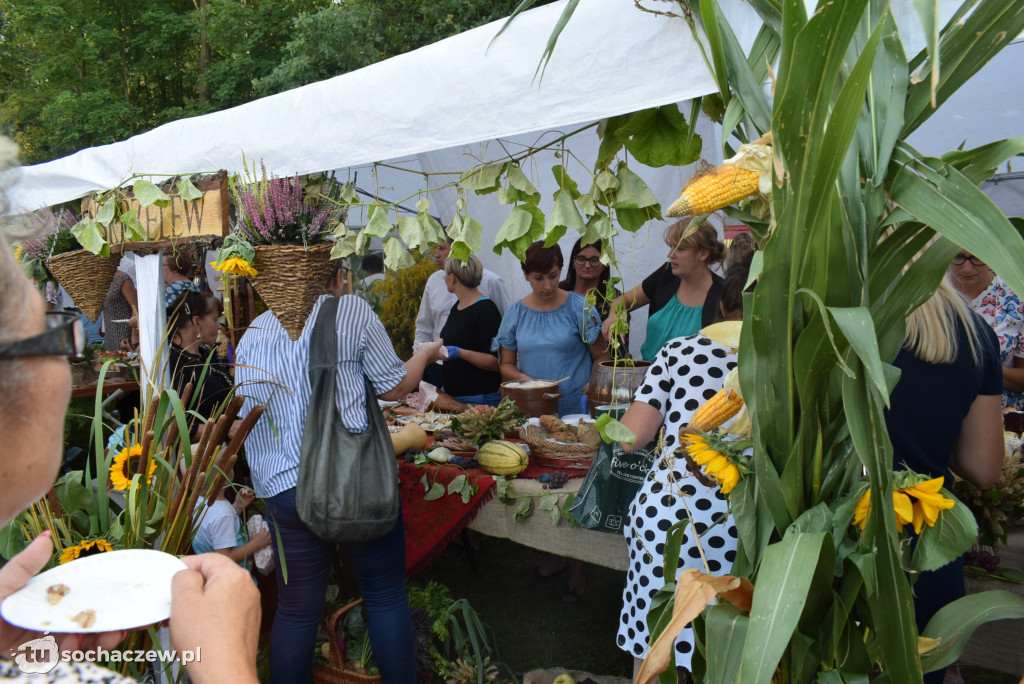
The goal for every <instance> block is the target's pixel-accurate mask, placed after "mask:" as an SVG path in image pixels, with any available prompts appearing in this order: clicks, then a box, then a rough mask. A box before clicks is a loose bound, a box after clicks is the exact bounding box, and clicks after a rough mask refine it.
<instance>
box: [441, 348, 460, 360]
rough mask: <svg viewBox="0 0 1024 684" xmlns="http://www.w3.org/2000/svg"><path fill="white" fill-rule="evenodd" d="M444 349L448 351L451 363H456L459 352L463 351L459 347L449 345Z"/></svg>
mask: <svg viewBox="0 0 1024 684" xmlns="http://www.w3.org/2000/svg"><path fill="white" fill-rule="evenodd" d="M444 348H445V349H447V350H448V360H449V361H454V360H455V359H457V358H459V352H460V351H462V350H461V349H460V348H459V347H449V346H448V345H445V347H444Z"/></svg>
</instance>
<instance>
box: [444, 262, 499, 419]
mask: <svg viewBox="0 0 1024 684" xmlns="http://www.w3.org/2000/svg"><path fill="white" fill-rule="evenodd" d="M483 276H484V265H483V264H482V263H481V262H480V259H478V258H477V257H476V255H473V254H470V255H469V260H468V261H467V262H466V263H465V264H464V263H462V262H461V261H459V260H458V259H456V258H454V257H448V258H447V259H446V260H445V262H444V284H445V286H446V287H447V288H448V291H449V292H451V293H452V294H454V295H455V296H456V297H458V301H457V302H455V304H453V305H452V308H451V312H450V313H449V314H448V320H447V321H445V324H444V327H443V328H442V329H441V343H442V344H444V345H445V349H446V350H447V351H448V358H447V359H446V360H445V362H444V366H443V367H442V370H441V377H442V378H443V379H444V389H445V392H447V393H448V394H450V395H452V396H453V397H455V399H456V400H457V401H461V402H464V403H467V404H487V405H489V406H497V405H498V403H499V402H500V401H501V393H500V392H499V391H498V386H499V385H501V373H499V372H498V357H497V355H496V354H494V353H493V352H491V340H493V339H494V336H495V335H497V334H498V329H499V328H500V327H501V312H500V311H498V305H497V304H495V303H494V302H492V301H491V300H490V299H488V298H487V297H485V296H484V295H483V294H482V293H481V292H480V290H479V289H478V288H479V287H480V282H481V281H482V280H483Z"/></svg>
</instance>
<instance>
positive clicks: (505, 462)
mask: <svg viewBox="0 0 1024 684" xmlns="http://www.w3.org/2000/svg"><path fill="white" fill-rule="evenodd" d="M476 460H477V462H478V463H479V464H480V467H481V468H483V469H484V470H486V471H487V472H489V473H490V474H492V475H518V474H519V473H521V472H523V471H524V470H526V466H527V465H528V464H529V462H530V459H529V457H528V456H527V455H526V449H524V448H523V447H521V446H519V445H518V444H513V443H512V442H508V441H505V440H502V439H496V440H492V441H490V442H487V443H486V444H484V445H483V446H482V447H480V450H479V451H477V452H476Z"/></svg>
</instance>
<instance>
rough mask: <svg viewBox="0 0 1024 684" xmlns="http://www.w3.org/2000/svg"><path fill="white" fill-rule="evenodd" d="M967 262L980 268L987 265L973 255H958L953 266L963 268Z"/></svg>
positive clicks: (954, 258)
mask: <svg viewBox="0 0 1024 684" xmlns="http://www.w3.org/2000/svg"><path fill="white" fill-rule="evenodd" d="M965 261H970V262H971V263H972V264H974V265H975V266H977V267H978V268H981V267H982V266H984V265H985V262H984V261H982V260H981V259H979V258H978V257H976V256H973V255H972V256H967V255H965V254H957V255H956V256H955V257H953V265H954V266H963V265H964V262H965Z"/></svg>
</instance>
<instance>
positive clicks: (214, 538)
mask: <svg viewBox="0 0 1024 684" xmlns="http://www.w3.org/2000/svg"><path fill="white" fill-rule="evenodd" d="M230 478H231V474H229V475H228V479H229V480H230ZM227 488H228V485H225V486H224V487H223V488H222V489H221V490H220V491H219V492H218V493H217V498H216V500H215V501H214V502H213V504H211V505H210V507H209V509H207V511H206V513H205V514H202V507H203V506H205V505H206V501H205V500H203V499H202V498H200V500H199V504H198V505H197V506H196V512H197V514H201V515H202V520H201V521H200V523H199V529H198V530H197V531H196V536H195V538H194V539H193V540H192V550H193V551H195V553H209V552H211V551H212V552H216V553H222V554H224V555H225V556H227V557H228V558H230V559H231V560H233V561H234V562H236V563H238V564H239V565H241V566H242V567H243V568H245V569H246V570H250V571H251V570H252V561H251V560H250V559H251V558H252V555H253V554H254V553H256V552H257V551H259V550H260V549H264V548H266V547H268V546H270V532H269V531H268V530H265V529H261V530H260V531H259V532H257V533H256V534H254V535H253V536H252V538H251V539H250V540H249V541H246V540H245V536H244V535H243V533H242V520H241V518H240V515H241V513H242V511H243V510H244V509H245V507H246V506H248V505H249V504H250V503H252V501H253V499H255V498H256V495H255V494H254V493H253V492H252V490H250V489H244V488H243V489H240V490H239V491H238V495H237V496H236V497H235V503H234V504H232V503H231V502H229V501H228V500H227V499H226V498H225V496H224V492H226V491H227Z"/></svg>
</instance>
